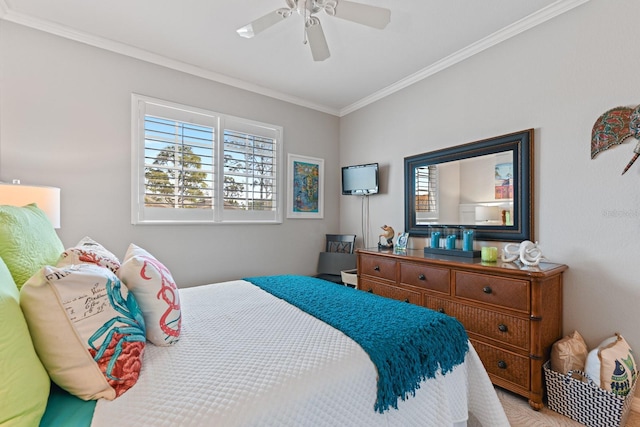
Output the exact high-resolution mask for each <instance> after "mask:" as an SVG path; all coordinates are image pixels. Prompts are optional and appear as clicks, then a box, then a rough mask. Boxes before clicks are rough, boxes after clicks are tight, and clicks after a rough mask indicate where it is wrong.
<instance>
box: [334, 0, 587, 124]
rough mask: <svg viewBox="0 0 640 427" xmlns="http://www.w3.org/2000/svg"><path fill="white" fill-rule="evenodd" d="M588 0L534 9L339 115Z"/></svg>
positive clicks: (342, 112)
mask: <svg viewBox="0 0 640 427" xmlns="http://www.w3.org/2000/svg"><path fill="white" fill-rule="evenodd" d="M588 1H590V0H558V1H556V2H555V3H552V4H550V5H549V6H547V7H545V8H542V9H540V10H538V11H537V12H535V13H532V14H531V15H529V16H526V17H524V18H522V19H520V20H519V21H516V22H514V23H513V24H511V25H509V26H507V27H505V28H503V29H501V30H498V31H496V32H495V33H493V34H490V35H489V36H487V37H485V38H483V39H481V40H478V41H477V42H475V43H472V44H470V45H469V46H466V47H464V48H463V49H460V50H459V51H457V52H455V53H453V54H451V55H449V56H447V57H445V58H443V59H441V60H439V61H437V62H434V63H433V64H431V65H430V66H428V67H426V68H423V69H422V70H420V71H418V72H416V73H413V74H411V75H410V76H408V77H405V78H404V79H402V80H399V81H397V82H396V83H394V84H392V85H390V86H387V87H386V88H384V89H381V90H379V91H377V92H375V93H373V94H371V95H369V96H367V97H365V98H362V99H361V100H359V101H357V102H355V103H353V104H351V105H349V106H347V107H345V108H343V109H341V110H340V113H339V116H340V117H343V116H346V115H347V114H349V113H352V112H354V111H356V110H359V109H360V108H363V107H365V106H367V105H369V104H372V103H374V102H376V101H378V100H380V99H382V98H385V97H387V96H389V95H391V94H393V93H396V92H398V91H400V90H402V89H404V88H406V87H408V86H411V85H412V84H414V83H417V82H419V81H421V80H424V79H426V78H427V77H429V76H432V75H434V74H436V73H438V72H440V71H442V70H444V69H447V68H449V67H451V66H453V65H455V64H457V63H459V62H462V61H464V60H465V59H467V58H470V57H472V56H473V55H476V54H478V53H480V52H482V51H484V50H486V49H488V48H490V47H492V46H495V45H497V44H498V43H501V42H503V41H505V40H508V39H510V38H511V37H514V36H516V35H518V34H520V33H523V32H525V31H527V30H529V29H531V28H533V27H536V26H538V25H540V24H542V23H544V22H546V21H548V20H550V19H552V18H555V17H556V16H558V15H561V14H563V13H565V12H567V11H569V10H571V9H574V8H576V7H578V6H580V5H582V4H584V3H586V2H588Z"/></svg>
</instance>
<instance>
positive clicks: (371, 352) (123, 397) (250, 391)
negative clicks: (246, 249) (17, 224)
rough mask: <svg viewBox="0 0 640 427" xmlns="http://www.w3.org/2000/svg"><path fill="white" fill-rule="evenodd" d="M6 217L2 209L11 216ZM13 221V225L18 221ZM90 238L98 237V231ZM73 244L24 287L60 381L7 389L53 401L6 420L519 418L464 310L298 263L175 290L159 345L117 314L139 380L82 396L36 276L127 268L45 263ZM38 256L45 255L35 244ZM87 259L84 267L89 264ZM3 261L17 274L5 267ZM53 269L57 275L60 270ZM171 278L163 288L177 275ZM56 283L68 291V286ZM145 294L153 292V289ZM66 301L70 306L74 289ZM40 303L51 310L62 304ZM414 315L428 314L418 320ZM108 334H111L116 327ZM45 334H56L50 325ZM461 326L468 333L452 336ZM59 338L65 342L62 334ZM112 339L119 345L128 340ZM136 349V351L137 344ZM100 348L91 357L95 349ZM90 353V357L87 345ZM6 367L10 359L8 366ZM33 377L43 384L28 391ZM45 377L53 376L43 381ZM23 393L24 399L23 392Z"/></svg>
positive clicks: (0, 340)
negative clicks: (395, 295) (301, 268)
mask: <svg viewBox="0 0 640 427" xmlns="http://www.w3.org/2000/svg"><path fill="white" fill-rule="evenodd" d="M2 209H4V207H0V219H3V218H2V215H3V214H6V209H5V212H4V213H3V210H2ZM36 212H37V211H36ZM6 223H7V222H6V221H4V219H3V224H6ZM11 231H12V233H13V234H12V236H14V237H15V234H16V233H15V230H11ZM23 231H24V230H23ZM1 233H2V231H1V230H0V238H2V237H3V236H2V235H1ZM42 233H43V231H42V230H39V231H38V232H37V236H35V237H34V236H31V238H36V239H39V241H40V243H39V246H42ZM17 234H19V235H20V239H21V240H24V239H28V238H29V236H26V235H25V233H24V232H21V233H17ZM5 236H6V235H5ZM56 237H57V236H56ZM20 239H19V240H20ZM10 240H12V241H13V240H15V239H13V238H12V239H10ZM53 240H54V243H55V244H54V245H53V246H55V250H53V251H51V252H52V254H50V255H47V256H49V257H53V255H54V254H55V253H56V251H59V250H60V249H61V247H60V245H61V244H58V242H56V241H55V239H53ZM3 242H6V240H3ZM86 242H93V241H91V240H90V239H89V240H85V243H86ZM23 243H24V242H22V241H19V242H18V243H16V242H13V243H11V244H13V245H14V246H15V245H16V244H18V245H23ZM91 245H92V247H91V249H96V248H97V247H98V246H99V245H98V244H97V243H96V242H93V243H92V244H91ZM80 246H82V248H81V249H82V250H83V251H85V252H87V246H86V245H84V246H83V245H80V243H79V244H78V245H76V249H77V248H78V247H80ZM132 246H133V247H134V248H135V245H132ZM13 249H14V250H13V252H14V253H15V252H16V251H15V248H13ZM62 249H63V251H60V252H59V253H58V255H56V257H55V258H56V259H49V261H48V262H45V260H44V259H39V260H38V262H37V263H36V265H34V266H32V267H31V268H32V269H34V268H35V269H36V270H34V271H36V273H33V272H32V276H30V277H29V278H28V279H27V280H26V281H25V285H23V286H22V290H21V291H20V296H19V299H20V307H21V309H22V312H23V313H24V316H25V319H26V323H27V324H28V329H26V328H23V329H21V330H22V333H21V334H20V335H19V337H18V338H20V339H22V340H23V341H24V340H25V339H29V338H30V339H31V340H32V341H33V344H32V346H33V347H35V348H36V350H37V357H36V359H38V358H39V359H40V360H43V361H46V362H43V365H45V366H47V369H45V375H46V378H47V379H48V378H49V377H51V378H54V379H55V381H54V382H52V385H51V387H49V384H46V385H44V384H43V383H42V380H41V382H40V383H37V382H34V381H30V382H29V383H28V384H24V385H23V386H22V387H21V388H20V389H19V390H18V388H17V387H19V386H18V385H15V386H13V388H12V385H11V382H7V381H5V380H6V379H5V378H2V380H3V381H2V385H0V401H4V400H5V399H4V398H5V394H6V395H7V396H8V395H9V394H11V395H13V396H15V397H16V398H17V399H18V400H20V396H19V395H20V393H23V394H26V396H29V397H28V399H31V400H36V398H35V395H36V394H38V393H39V394H40V395H43V394H44V395H45V399H44V403H40V404H35V403H34V404H33V405H31V408H27V409H26V410H22V411H20V413H18V414H17V415H16V414H14V415H13V417H12V418H9V419H8V422H9V424H10V425H38V424H40V425H43V426H58V425H64V426H70V425H71V426H94V427H100V426H111V425H118V426H147V425H149V426H176V425H179V426H204V425H207V426H209V425H211V426H314V427H316V426H338V425H339V426H343V425H344V426H347V425H348V426H378V425H379V426H448V425H450V426H465V425H469V426H472V425H479V426H492V427H493V426H508V425H509V424H508V421H507V419H506V416H505V414H504V412H503V410H502V407H501V405H500V402H499V400H498V398H497V396H496V393H495V391H494V389H493V386H492V384H491V382H490V381H489V378H488V375H487V373H486V371H485V370H484V368H483V366H482V363H481V362H480V360H479V358H478V355H477V354H476V352H475V350H474V348H473V346H472V345H471V344H470V343H469V341H468V340H467V338H466V335H465V333H464V329H461V327H458V326H457V325H456V324H457V321H456V320H455V319H452V318H449V317H448V316H445V315H441V314H439V313H435V312H432V311H431V310H428V309H426V308H422V307H418V306H413V305H409V304H406V303H402V302H398V301H393V300H390V299H385V298H382V297H378V296H375V295H371V294H368V293H365V292H362V291H359V290H356V289H352V288H348V287H344V286H340V285H336V284H334V283H330V282H326V281H323V280H320V279H315V278H310V277H303V276H291V275H283V276H264V277H249V278H245V279H241V280H234V281H228V282H223V283H215V284H207V285H203V286H198V287H193V288H185V289H179V290H178V289H177V288H176V289H175V292H176V294H175V298H174V299H172V300H171V301H172V302H173V303H174V305H175V303H176V302H177V301H178V300H179V312H178V314H177V317H176V310H174V312H172V316H173V317H174V318H173V320H174V321H173V322H171V321H170V319H169V320H167V316H166V314H167V313H169V311H164V312H163V313H164V314H165V318H164V320H165V325H173V326H174V330H173V331H171V330H168V329H164V332H165V333H167V332H169V334H165V336H164V337H163V338H161V339H164V340H165V341H166V340H167V339H172V342H170V343H165V344H166V345H163V344H162V342H160V343H159V344H160V345H156V344H154V343H153V342H151V341H149V335H147V336H146V339H145V337H144V336H143V337H142V338H140V337H139V336H138V335H136V334H137V333H136V332H135V330H133V331H132V327H131V326H132V325H133V324H132V323H126V321H125V319H124V317H123V315H122V313H120V315H119V316H118V318H119V319H120V320H121V321H123V322H125V323H124V325H125V326H126V327H122V326H120V327H119V329H118V334H120V333H121V334H124V335H126V333H127V332H131V339H127V340H125V339H124V338H118V337H120V335H117V334H116V335H112V336H111V337H114V341H113V342H117V343H118V345H122V346H123V349H124V348H125V347H126V348H129V347H130V348H132V349H134V351H133V352H129V354H133V355H137V358H135V357H134V356H131V360H134V359H135V361H136V363H134V365H135V367H136V368H135V369H137V371H136V374H135V380H131V379H130V380H129V381H128V382H129V385H128V386H127V388H126V389H125V390H123V391H120V392H116V395H115V396H107V397H97V398H94V399H88V400H86V401H85V400H84V399H80V398H78V397H76V396H74V394H75V395H81V396H83V397H84V398H86V396H85V395H83V394H82V392H81V391H77V390H76V389H74V386H71V387H64V388H66V389H70V391H71V393H69V392H68V391H66V390H64V389H62V388H60V387H58V386H57V385H56V384H55V383H56V382H58V383H64V382H65V379H64V378H62V379H59V378H61V377H60V373H59V372H57V371H56V369H55V368H49V366H48V365H49V364H50V362H48V361H47V359H48V358H49V357H50V355H49V354H44V351H43V350H42V347H41V346H42V343H41V342H40V341H41V337H39V336H38V332H37V325H35V326H34V321H33V320H32V319H30V317H31V316H33V313H32V312H33V311H34V310H33V308H30V307H29V306H30V305H32V304H33V303H32V301H34V296H33V295H32V293H33V292H34V290H33V284H29V283H30V281H31V282H33V281H34V280H36V279H38V280H43V279H42V278H43V276H42V273H40V275H39V274H38V273H37V272H38V271H42V270H44V271H46V274H44V276H46V277H48V278H49V279H48V280H54V279H52V277H53V276H55V275H56V274H57V275H59V276H64V277H65V279H55V280H67V279H68V277H72V276H74V275H76V276H77V275H78V272H82V273H83V274H84V273H87V272H89V273H91V274H97V273H96V272H97V271H99V272H100V274H103V275H104V276H105V277H107V278H108V280H107V283H110V284H111V285H114V283H115V282H116V281H117V278H119V276H118V275H117V274H114V273H113V272H112V271H111V270H110V269H109V268H108V267H107V265H106V264H105V263H104V262H102V265H101V264H100V262H97V259H98V258H99V257H96V256H92V257H89V258H86V257H85V258H84V261H82V260H79V259H75V258H73V257H68V258H67V261H66V265H65V263H64V262H63V263H62V264H63V265H62V266H56V267H46V265H47V264H51V265H55V264H56V263H60V262H61V261H60V253H65V254H70V253H71V252H72V251H70V250H69V248H67V249H64V248H62ZM99 249H100V250H99V251H98V252H97V253H99V254H102V255H105V254H107V255H108V256H105V258H109V256H113V254H111V253H109V252H108V251H107V252H100V251H106V250H105V249H104V248H102V247H100V248H99ZM138 249H139V250H141V248H138ZM130 250H131V247H130ZM10 252H11V251H9V252H8V251H7V250H6V244H5V243H2V245H0V256H2V258H1V259H0V260H4V262H0V285H1V286H0V303H2V304H3V310H0V313H3V312H4V313H5V314H3V315H7V314H6V313H13V314H11V316H12V318H14V317H18V314H17V313H16V312H15V311H14V312H11V311H6V310H4V305H5V304H9V305H11V306H12V307H14V306H15V304H14V302H13V301H14V300H15V301H17V300H18V298H17V296H16V294H17V293H16V292H15V291H11V290H7V286H6V284H7V283H8V282H9V278H12V276H14V275H13V271H11V270H12V269H11V264H12V263H14V260H13V257H12V256H11V253H10ZM139 253H140V252H139ZM145 253H146V252H145ZM109 254H110V255H109ZM147 254H148V253H147ZM94 255H95V254H94ZM149 256H150V255H149ZM29 258H30V259H31V260H32V259H33V258H38V257H37V256H36V255H35V254H34V253H30V254H29ZM45 258H46V256H45ZM69 258H72V259H69ZM128 259H131V257H130V254H129V250H128V251H127V254H126V255H125V257H124V261H123V262H122V265H121V266H120V269H123V268H125V266H126V262H127V260H128ZM5 263H6V266H5ZM79 264H86V265H82V266H81V267H78V265H79ZM150 265H151V264H145V268H146V269H147V270H145V274H146V275H147V276H152V274H151V273H149V271H150V268H151V267H150ZM152 266H153V267H156V269H155V270H154V271H155V272H156V273H158V276H157V277H158V278H160V279H162V280H164V279H166V278H170V275H169V272H168V270H166V268H165V269H164V270H163V268H162V267H164V266H163V265H162V264H161V263H159V262H157V260H155V263H154V264H153V265H152ZM112 267H113V266H112ZM3 268H4V270H5V272H4V273H3V270H2V269H3ZM47 268H48V270H47ZM6 271H10V273H12V274H11V275H8V274H7V273H6ZM61 271H67V272H68V271H72V272H73V274H71V273H69V275H68V276H66V275H63V274H60V272H61ZM52 272H53V273H56V274H54V275H53V276H52ZM78 277H80V276H78ZM82 277H83V278H84V276H82ZM92 277H95V276H92ZM101 277H102V276H101ZM34 278H35V279H34ZM163 278H164V279H163ZM20 280H22V279H20ZM92 280H93V282H96V280H95V279H92ZM14 282H15V283H17V282H18V280H15V279H13V280H11V285H12V286H15V283H14ZM93 282H92V283H93ZM123 282H124V281H123ZM60 283H62V282H60ZM74 283H75V282H74ZM118 283H119V282H118ZM62 284H63V285H64V287H65V289H66V288H70V287H71V286H72V284H71V282H67V283H62ZM49 285H51V284H49ZM121 285H122V287H123V288H124V287H125V286H124V284H121ZM114 286H115V285H114ZM163 286H166V281H165V282H163ZM118 289H119V288H118ZM56 292H60V288H58V289H57V290H56ZM65 292H66V291H65ZM118 292H120V291H118ZM123 292H124V291H123ZM3 293H4V294H3ZM108 293H109V292H108ZM132 293H133V292H132V291H131V292H130V293H129V294H124V293H123V294H122V295H131V294H132ZM154 294H157V293H156V292H154ZM7 295H9V296H7ZM56 295H57V294H56ZM137 295H138V294H136V296H137ZM48 299H49V300H50V299H52V297H50V296H49V297H48ZM53 299H55V298H53ZM138 299H139V300H140V301H141V302H142V301H144V298H138ZM58 300H59V301H66V302H65V304H71V302H69V301H72V298H69V297H64V298H62V299H60V298H58ZM125 300H126V301H127V302H128V301H129V300H130V298H129V296H126V297H125V298H123V299H122V301H121V302H122V304H124V302H125ZM111 301H112V302H113V300H111ZM116 302H117V301H116ZM83 304H84V303H83ZM85 306H86V304H85ZM123 306H124V305H123ZM65 307H66V310H60V311H61V313H62V314H64V316H62V315H60V316H62V317H65V319H66V318H67V317H69V316H70V315H69V314H68V313H69V312H70V309H69V307H70V306H65ZM128 307H132V306H128ZM140 307H142V309H141V310H140V311H141V312H145V322H147V317H146V311H147V308H146V307H145V304H143V303H141V304H140ZM14 308H15V307H14ZM38 308H39V309H40V308H41V306H38ZM38 311H45V312H49V313H50V312H52V311H55V308H50V309H48V310H38ZM134 311H135V310H133V309H132V310H131V312H134ZM403 316H404V317H403ZM0 317H1V316H0ZM133 317H134V318H135V316H133ZM169 317H171V316H169ZM363 319H364V321H362V320H363ZM414 319H422V320H418V321H417V323H415V324H413V320H414ZM2 320H3V321H4V319H2ZM58 320H59V319H58ZM54 321H57V320H56V319H54V320H51V319H48V320H47V325H49V327H50V326H51V325H52V324H53V323H54ZM100 322H102V320H101V321H100ZM35 323H37V322H35ZM67 323H68V322H67ZM104 324H105V325H107V324H109V326H110V327H111V326H118V325H119V323H117V322H116V323H113V322H110V321H109V322H104ZM175 328H177V329H179V336H177V334H175ZM56 330H61V328H56ZM103 332H104V334H105V335H106V331H102V332H101V333H103ZM160 332H162V331H160ZM171 333H173V334H174V335H171ZM74 334H75V335H74V337H77V336H80V335H81V333H80V332H77V331H76V332H74ZM25 335H30V336H25ZM48 335H51V332H50V331H48ZM394 335H398V336H396V337H394ZM93 336H95V334H93ZM454 336H457V338H456V339H455V340H454ZM172 337H173V338H172ZM14 338H16V336H15V334H14V335H13V336H9V337H5V335H2V333H1V332H0V345H2V346H5V344H6V343H7V342H8V341H10V340H11V339H14ZM56 339H57V340H58V341H56V342H59V340H60V338H59V337H57V338H56ZM153 339H154V340H155V339H157V337H156V338H153ZM76 341H81V340H77V339H76ZM11 345H12V346H13V344H11ZM71 346H72V344H69V345H65V346H63V347H71ZM59 347H61V346H60V345H58V346H57V348H59ZM96 348H97V350H96V352H95V353H99V347H96ZM114 348H115V350H114V351H115V352H116V353H119V349H118V347H117V346H116V347H114ZM136 349H139V352H138V353H139V354H138V353H136V351H137V350H136ZM142 349H143V350H142ZM3 351H6V348H3V347H0V356H2V355H3V353H2V352H3ZM52 351H53V350H52ZM56 351H57V349H56ZM24 353H25V350H24V349H23V350H22V351H21V354H22V355H23V356H24ZM85 353H86V350H85ZM124 353H125V350H123V354H124ZM91 355H92V356H94V354H93V353H91ZM399 355H400V356H399ZM95 356H97V354H96V355H95ZM83 357H85V358H87V357H86V354H84V356H83ZM22 359H24V357H22ZM89 359H91V360H93V358H91V357H89ZM3 363H4V362H3ZM398 366H400V368H398ZM407 366H408V367H407ZM2 368H3V369H2V371H4V368H5V367H4V366H3V367H2ZM16 369H18V368H16ZM23 369H25V368H24V367H23ZM29 369H32V368H31V367H29ZM91 369H92V371H87V372H90V374H86V375H84V374H83V375H82V376H81V379H82V381H81V382H84V383H89V382H91V379H90V376H91V375H94V373H95V371H96V368H95V366H93V367H92V368H91ZM102 369H103V372H102V374H104V373H105V370H106V372H109V367H108V364H105V365H103V366H102ZM414 371H415V372H414ZM0 372H1V371H0ZM29 372H31V371H29ZM113 372H116V371H113ZM118 372H119V371H118ZM105 375H106V374H105ZM120 376H121V375H120V374H117V375H116V374H115V373H114V374H112V375H111V377H110V378H111V380H112V381H111V383H114V381H113V378H116V377H120ZM62 377H64V375H62ZM75 377H78V375H75ZM107 377H109V375H107ZM75 379H76V380H77V379H78V378H75ZM116 379H119V378H116ZM103 380H104V378H103ZM11 381H12V382H16V381H17V380H16V379H12V380H11ZM103 382H104V381H103ZM38 384H40V385H38ZM80 386H84V384H80ZM29 387H31V388H32V390H28V388H29ZM43 388H46V390H45V391H44V393H42V389H43ZM34 389H35V390H34ZM36 392H38V393H36ZM3 393H4V394H3ZM101 393H102V392H101ZM105 393H106V392H105ZM98 394H99V393H98ZM24 400H25V399H24V398H22V399H21V401H22V403H23V404H24ZM5 409H7V408H2V409H1V410H0V424H1V423H2V421H7V420H6V419H3V418H2V416H3V415H4V414H3V413H2V411H5ZM12 422H13V423H14V424H11V423H12Z"/></svg>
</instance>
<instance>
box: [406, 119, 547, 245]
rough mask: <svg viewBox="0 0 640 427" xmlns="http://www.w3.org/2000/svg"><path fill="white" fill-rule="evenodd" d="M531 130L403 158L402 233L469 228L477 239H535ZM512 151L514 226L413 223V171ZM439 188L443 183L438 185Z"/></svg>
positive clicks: (421, 234) (424, 232)
mask: <svg viewBox="0 0 640 427" xmlns="http://www.w3.org/2000/svg"><path fill="white" fill-rule="evenodd" d="M533 134H534V132H533V129H528V130H524V131H520V132H515V133H511V134H507V135H502V136H498V137H495V138H489V139H484V140H480V141H475V142H471V143H468V144H463V145H458V146H455V147H450V148H445V149H442V150H437V151H432V152H429V153H423V154H417V155H414V156H410V157H405V159H404V190H405V193H404V196H405V208H404V211H405V230H406V231H407V232H408V233H409V234H410V235H411V236H427V235H429V234H430V233H431V230H433V228H434V227H438V228H443V227H448V228H465V229H469V228H472V229H474V230H475V238H476V240H501V241H523V240H531V241H533V240H534V239H535V233H534V231H535V227H534V219H533V215H534V207H533V201H534V173H533V172H534V144H533ZM509 151H512V152H513V220H512V222H513V225H478V224H454V223H449V224H446V223H440V222H437V221H433V222H429V223H428V224H421V223H420V224H419V223H417V221H416V206H415V204H416V196H415V194H416V190H415V187H416V179H415V173H416V169H417V168H419V167H424V166H429V165H438V164H441V163H447V162H452V161H456V160H463V159H471V158H474V157H478V156H484V155H489V154H497V153H504V152H509ZM439 185H440V187H442V186H443V185H446V183H442V182H440V183H439Z"/></svg>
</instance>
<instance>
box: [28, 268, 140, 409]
mask: <svg viewBox="0 0 640 427" xmlns="http://www.w3.org/2000/svg"><path fill="white" fill-rule="evenodd" d="M20 306H21V308H22V311H23V312H24V315H25V318H26V320H27V324H28V325H29V331H30V332H31V337H32V339H33V344H34V347H35V349H36V352H37V353H38V356H39V357H40V360H41V361H42V364H43V365H44V367H45V369H46V370H47V372H48V373H49V376H50V377H51V379H52V380H53V381H54V382H55V383H56V384H58V385H59V386H60V387H62V388H64V389H65V390H67V391H68V392H69V393H71V394H73V395H76V396H78V397H80V398H81V399H84V400H91V399H99V398H105V399H109V400H112V399H115V398H116V397H118V396H120V395H121V394H122V393H124V392H125V391H127V390H128V389H129V388H130V387H132V386H133V385H134V384H135V383H136V381H137V380H138V375H139V374H140V368H141V363H142V354H143V352H144V346H145V342H146V339H145V327H144V320H143V318H142V312H141V311H140V309H139V308H138V304H137V303H136V300H135V297H134V295H133V294H132V293H130V292H128V291H127V289H126V287H124V286H123V285H122V284H121V282H120V280H119V279H118V277H117V276H116V275H115V274H114V273H113V272H112V271H111V270H109V269H106V268H104V267H100V266H97V265H93V264H78V265H71V266H65V267H62V268H56V267H50V266H45V267H43V268H42V270H41V271H40V272H38V273H36V274H35V275H34V276H32V277H31V278H30V279H29V280H28V281H27V283H25V285H24V286H23V287H22V289H21V291H20Z"/></svg>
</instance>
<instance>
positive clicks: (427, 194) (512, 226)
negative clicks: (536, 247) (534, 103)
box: [405, 130, 533, 241]
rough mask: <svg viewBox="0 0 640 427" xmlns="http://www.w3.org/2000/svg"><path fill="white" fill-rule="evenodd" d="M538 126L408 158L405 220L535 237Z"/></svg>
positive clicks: (422, 226)
mask: <svg viewBox="0 0 640 427" xmlns="http://www.w3.org/2000/svg"><path fill="white" fill-rule="evenodd" d="M532 153H533V130H527V131H523V132H518V133H515V134H510V135H504V136H500V137H496V138H491V139H488V140H483V141H477V142H474V143H470V144H465V145H461V146H456V147H452V148H448V149H444V150H439V151H434V152H431V153H423V154H420V155H416V156H411V157H407V158H405V222H406V229H407V230H408V231H409V232H410V233H411V234H413V235H428V234H429V232H430V231H431V229H433V227H460V228H475V229H476V230H477V233H476V234H477V238H479V239H485V240H507V241H509V240H511V241H515V240H530V239H531V238H533V237H532V235H533V221H532V200H533V198H532V193H533V191H532V190H533V179H532V176H531V171H532V167H531V165H532V161H533V154H532Z"/></svg>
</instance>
